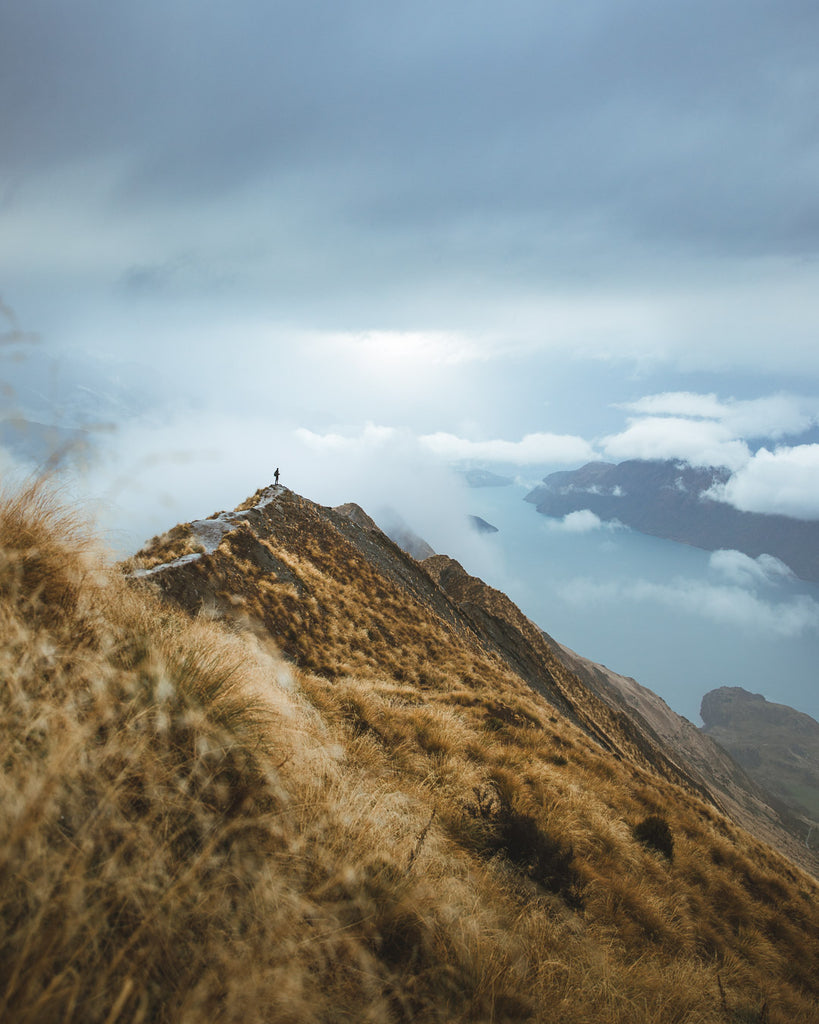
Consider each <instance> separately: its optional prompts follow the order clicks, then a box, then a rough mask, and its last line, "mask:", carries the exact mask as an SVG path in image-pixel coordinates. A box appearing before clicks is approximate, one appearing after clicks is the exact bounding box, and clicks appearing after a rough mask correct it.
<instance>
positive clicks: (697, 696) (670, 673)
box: [449, 485, 819, 725]
mask: <svg viewBox="0 0 819 1024" xmlns="http://www.w3.org/2000/svg"><path fill="white" fill-rule="evenodd" d="M526 493H527V488H525V487H521V486H516V485H511V486H507V487H494V488H493V487H487V488H480V489H474V490H473V491H471V492H470V511H471V512H472V513H474V514H476V515H479V516H482V517H483V518H484V519H486V520H487V521H488V522H490V523H492V524H493V525H495V526H497V527H498V530H499V532H498V533H496V534H490V535H485V536H484V537H482V538H481V540H482V543H483V547H484V549H485V557H484V558H483V559H481V558H475V557H474V553H473V552H471V551H465V560H464V566H465V568H466V569H467V570H468V571H470V572H473V573H474V574H476V575H480V576H482V578H483V579H485V581H486V582H487V583H490V584H491V585H492V586H495V587H497V588H498V589H500V590H503V591H504V592H505V593H507V594H508V595H509V596H510V597H511V598H512V599H513V600H514V601H515V602H516V603H517V604H518V605H519V606H520V608H521V609H522V610H523V611H524V612H525V613H526V614H527V615H528V616H529V618H531V619H532V620H533V621H534V622H535V623H537V625H539V626H540V627H541V628H542V629H544V630H545V631H546V632H547V633H549V634H550V635H551V636H553V637H554V638H555V639H556V640H558V641H559V642H560V643H562V644H565V645H566V646H568V647H571V648H572V649H573V650H575V651H576V652H577V653H578V654H581V655H582V656H584V657H586V658H590V659H592V660H593V661H596V662H600V663H601V664H604V665H606V666H607V667H608V668H610V669H612V670H613V671H615V672H619V673H620V674H622V675H627V676H633V677H634V678H635V679H637V680H638V682H640V683H642V684H643V685H644V686H647V687H649V689H651V690H654V692H655V693H657V694H659V695H660V696H661V697H662V698H663V699H664V700H665V701H666V702H667V703H668V704H669V705H670V706H671V707H672V708H673V709H674V710H675V711H677V712H678V713H679V714H682V715H684V716H685V717H686V718H688V719H690V720H691V721H692V722H694V723H695V724H697V725H699V724H701V719H700V717H699V707H700V701H701V700H702V697H703V695H704V694H705V693H707V692H708V691H709V690H711V689H713V688H714V687H717V686H742V687H744V688H745V689H747V690H750V691H752V692H755V693H761V694H763V695H764V696H765V697H766V698H767V699H768V700H769V701H774V702H776V703H782V704H788V705H790V706H792V707H795V708H797V709H798V710H800V711H805V712H807V713H808V714H810V715H812V716H813V717H814V718H819V694H818V693H817V685H816V666H817V664H819V587H817V586H816V585H813V584H809V583H805V582H803V581H801V580H797V579H795V578H793V577H790V576H784V575H782V574H781V573H775V572H774V573H769V574H766V573H765V572H763V571H762V569H760V568H759V567H758V563H756V562H755V561H753V560H750V559H745V558H744V557H743V556H739V555H737V556H734V557H733V558H730V557H722V558H719V557H717V558H715V557H714V556H713V555H712V553H711V552H707V551H702V550H700V549H698V548H693V547H689V546H687V545H684V544H677V543H674V542H672V541H665V540H661V539H658V538H654V537H647V536H643V535H641V534H639V533H636V532H634V531H631V530H628V529H626V528H622V527H618V528H614V527H611V526H608V525H607V524H603V525H602V526H601V525H599V524H597V525H594V524H590V523H588V522H587V523H586V524H584V523H583V521H582V520H581V521H580V522H575V523H574V524H570V527H571V525H574V526H575V529H574V530H572V529H571V528H567V527H566V525H565V524H564V523H562V521H558V520H552V519H549V518H547V517H546V516H542V515H540V514H538V513H537V512H536V511H535V508H534V506H533V505H531V504H529V503H527V502H524V500H523V498H524V496H525V494H526ZM583 525H585V526H586V527H589V526H591V528H587V529H585V531H584V530H582V529H580V528H579V527H582V526H583ZM449 553H450V554H453V555H454V556H455V557H457V555H456V554H455V552H449ZM469 558H472V564H469V562H468V561H467V559H469ZM479 562H480V563H481V564H478V563H479Z"/></svg>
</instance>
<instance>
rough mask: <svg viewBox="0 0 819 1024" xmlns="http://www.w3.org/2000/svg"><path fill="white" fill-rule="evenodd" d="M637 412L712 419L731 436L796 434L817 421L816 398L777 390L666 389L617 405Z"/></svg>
mask: <svg viewBox="0 0 819 1024" xmlns="http://www.w3.org/2000/svg"><path fill="white" fill-rule="evenodd" d="M617 408H620V409H625V410H626V411H628V412H634V413H637V414H638V415H640V416H650V417H659V416H677V417H680V416H682V417H689V418H698V419H705V420H714V421H715V422H717V423H720V424H722V425H723V426H724V427H725V429H726V430H727V431H728V432H729V434H730V435H731V436H732V437H734V438H743V437H744V438H749V437H770V438H780V437H785V436H788V435H791V436H793V435H797V434H801V433H803V432H804V431H805V430H808V429H810V427H812V426H814V425H815V424H817V423H819V402H818V401H817V400H816V399H811V398H806V397H805V396H802V395H791V394H786V393H784V392H780V393H778V394H775V395H766V396H764V397H763V398H753V399H746V400H737V399H735V398H728V399H725V400H723V399H720V398H718V397H717V395H715V394H714V393H713V392H712V393H709V394H707V395H702V394H698V393H696V392H693V391H666V392H663V393H662V394H657V395H646V396H644V397H643V398H640V399H638V400H637V401H636V402H626V403H622V404H620V405H618V406H617Z"/></svg>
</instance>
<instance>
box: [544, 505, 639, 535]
mask: <svg viewBox="0 0 819 1024" xmlns="http://www.w3.org/2000/svg"><path fill="white" fill-rule="evenodd" d="M546 526H547V527H548V528H549V529H550V530H558V531H562V532H564V533H592V532H593V531H594V530H621V529H623V528H624V527H623V524H622V523H619V522H617V520H612V521H611V522H606V521H604V520H602V519H601V518H600V516H598V515H597V514H596V513H594V512H592V511H591V509H588V508H582V509H578V510H577V511H576V512H569V513H568V514H567V515H565V516H563V518H562V519H552V518H547V519H546Z"/></svg>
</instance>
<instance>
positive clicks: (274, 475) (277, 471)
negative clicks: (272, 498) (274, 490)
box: [273, 466, 279, 487]
mask: <svg viewBox="0 0 819 1024" xmlns="http://www.w3.org/2000/svg"><path fill="white" fill-rule="evenodd" d="M273 479H274V480H275V481H276V486H277V487H278V486H279V467H278V466H276V472H275V473H274V474H273Z"/></svg>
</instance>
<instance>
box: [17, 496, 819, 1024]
mask: <svg viewBox="0 0 819 1024" xmlns="http://www.w3.org/2000/svg"><path fill="white" fill-rule="evenodd" d="M428 570H432V571H433V573H434V574H436V575H438V576H439V577H440V578H441V579H442V580H444V582H445V584H446V589H444V588H442V587H441V586H440V585H439V584H438V583H436V582H435V579H433V575H431V574H430V571H428ZM544 643H545V639H544V635H543V634H542V632H540V631H538V630H537V627H535V626H534V624H532V623H530V622H529V620H527V619H526V618H525V617H524V616H522V615H521V613H520V611H519V610H518V609H516V608H515V606H514V605H513V604H512V603H511V602H510V601H509V599H508V598H506V596H505V595H502V594H500V592H497V591H493V590H492V589H491V588H486V587H485V586H484V585H483V584H482V583H481V581H480V580H477V579H476V578H475V577H470V576H469V574H468V573H466V572H465V571H464V570H463V568H462V567H460V566H459V565H458V564H457V563H455V562H453V561H452V560H449V559H445V558H440V557H439V558H438V559H436V560H435V561H433V563H432V565H430V566H429V567H428V569H425V568H424V567H423V566H422V565H420V564H419V563H417V562H416V561H415V560H414V559H412V558H411V557H410V556H409V555H407V554H405V553H404V552H402V551H401V549H400V548H399V547H398V546H397V545H395V544H394V543H393V542H392V541H391V540H390V539H389V538H387V537H386V536H385V535H384V534H383V533H382V532H381V531H380V530H378V528H377V527H375V525H374V523H373V521H372V519H370V517H369V516H367V514H366V513H365V512H364V511H363V510H362V509H360V508H359V507H358V506H355V505H346V506H342V507H340V508H338V509H331V508H326V507H322V506H319V505H316V504H315V503H313V502H310V501H308V500H307V499H305V498H302V497H301V496H299V495H295V494H293V493H292V492H289V491H284V490H283V489H280V488H262V489H261V490H260V491H258V492H257V493H256V494H255V495H253V496H252V497H251V498H249V499H248V500H247V501H246V502H243V503H242V505H240V506H239V507H238V508H236V509H234V510H232V511H228V512H221V513H218V514H216V515H213V516H211V517H209V518H207V519H199V520H194V521H193V522H192V523H183V524H179V525H178V526H177V527H174V528H173V529H171V530H170V531H168V533H167V534H166V535H163V536H162V537H158V538H155V539H154V541H152V542H151V543H149V544H148V545H147V546H146V549H145V550H144V551H143V552H142V555H141V556H140V558H139V559H135V560H131V561H130V562H128V563H126V564H124V565H120V566H115V565H112V564H110V563H108V562H107V561H106V559H105V557H104V556H103V554H102V552H101V551H100V550H99V549H98V548H97V547H95V546H94V544H93V543H92V541H91V539H90V538H89V536H88V534H87V532H86V531H85V530H84V529H83V528H81V526H80V525H79V524H78V523H77V520H76V516H74V515H72V514H71V513H70V512H65V511H60V510H59V509H57V508H55V506H54V504H53V502H51V501H50V500H49V499H47V498H46V497H45V496H44V495H43V493H42V492H39V493H38V492H37V491H36V490H35V491H27V492H24V493H22V494H21V495H20V496H19V497H17V498H14V499H12V500H6V501H0V661H1V662H2V668H3V672H2V678H3V686H2V688H0V743H2V748H3V751H4V771H3V773H0V795H1V796H2V799H0V925H2V927H0V1007H2V1008H1V1009H0V1016H3V1017H8V1018H9V1019H13V1020H15V1022H17V1024H52V1022H53V1024H57V1022H58V1021H59V1022H64V1024H112V1022H113V1021H121V1022H132V1024H136V1022H138V1021H145V1020H155V1021H157V1024H170V1022H171V1021H179V1020H184V1021H186V1022H188V1024H200V1022H201V1024H205V1022H208V1024H211V1022H213V1021H218V1022H220V1024H240V1022H241V1024H270V1022H272V1021H277V1022H278V1021H288V1022H290V1024H315V1022H321V1024H324V1022H326V1024H335V1022H337V1021H339V1020H344V1019H355V1020H367V1021H370V1022H371V1024H409V1022H412V1024H455V1022H462V1024H467V1022H469V1024H522V1022H529V1021H531V1022H532V1024H553V1022H554V1021H555V1020H558V1019H559V1020H560V1021H561V1022H562V1024H592V1022H594V1024H625V1022H628V1024H695V1022H696V1024H727V1022H730V1021H739V1020H744V1021H763V1020H764V1021H766V1024H792V1022H793V1021H794V1020H799V1021H800V1022H802V1021H804V1022H806V1024H812V1022H814V1021H819V984H818V983H817V979H816V977H815V972H814V970H813V965H814V964H815V963H816V961H817V958H819V911H818V910H817V907H819V884H817V882H816V880H815V878H813V877H811V875H810V874H808V873H806V872H805V871H804V870H803V869H801V868H799V867H798V866H796V864H795V863H794V862H793V860H789V859H787V858H786V857H785V856H783V855H782V854H781V853H779V852H777V851H776V850H775V849H774V848H772V847H771V846H770V845H769V844H767V843H765V842H763V841H760V840H759V839H758V838H755V837H754V836H753V835H752V834H750V833H749V832H748V831H746V830H745V829H743V828H742V827H741V826H740V825H738V824H737V823H736V822H735V821H734V820H732V818H731V817H729V816H726V815H725V814H724V813H723V812H721V811H720V810H719V809H718V808H717V807H716V806H715V804H714V803H713V801H711V800H710V799H707V798H705V794H703V793H702V792H698V791H697V787H696V786H695V785H692V784H691V780H690V779H689V780H686V779H685V778H684V776H683V775H682V774H681V772H680V770H679V766H676V767H675V765H673V764H671V763H664V762H662V760H661V758H660V757H659V756H658V755H657V754H656V753H655V750H656V749H659V746H658V744H659V739H657V740H655V739H653V738H651V737H650V735H649V733H648V732H647V731H646V732H644V731H641V729H642V727H640V726H639V723H638V722H637V721H636V720H635V721H633V722H631V725H629V722H627V721H626V720H625V719H624V717H623V714H622V711H620V712H618V713H615V711H614V710H612V709H611V708H606V707H604V706H603V704H602V702H601V699H600V698H599V697H597V696H595V695H594V694H592V692H591V691H590V690H589V689H588V688H587V687H586V686H585V685H584V684H583V682H582V680H581V679H580V677H579V676H577V675H576V674H572V673H570V672H569V670H568V669H567V668H566V667H565V666H564V665H561V664H559V663H558V660H557V656H556V655H551V654H550V653H549V651H548V650H547V649H546V648H545V647H544V646H543V644H544ZM533 645H534V646H533ZM521 671H522V672H524V674H526V675H529V676H532V677H533V678H532V682H536V683H537V684H538V685H537V686H533V685H532V682H530V681H527V679H526V678H524V676H523V675H521V674H520V672H521ZM534 673H539V677H538V678H537V679H535V678H534V676H533V674H534ZM635 730H636V731H635Z"/></svg>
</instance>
